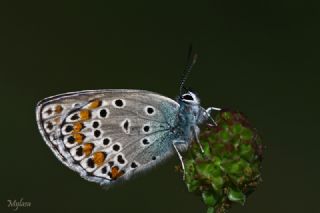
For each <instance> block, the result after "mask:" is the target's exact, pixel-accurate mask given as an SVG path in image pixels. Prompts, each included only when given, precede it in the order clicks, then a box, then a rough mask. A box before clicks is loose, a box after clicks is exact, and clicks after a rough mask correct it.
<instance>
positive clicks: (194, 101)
mask: <svg viewBox="0 0 320 213" xmlns="http://www.w3.org/2000/svg"><path fill="white" fill-rule="evenodd" d="M179 99H180V101H181V102H183V103H186V104H191V105H199V104H200V99H199V98H198V96H197V94H196V93H195V92H193V91H190V90H188V91H187V92H185V93H183V94H182V95H181V96H180V98H179Z"/></svg>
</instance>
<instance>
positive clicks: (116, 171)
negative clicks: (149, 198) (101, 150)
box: [111, 166, 124, 180]
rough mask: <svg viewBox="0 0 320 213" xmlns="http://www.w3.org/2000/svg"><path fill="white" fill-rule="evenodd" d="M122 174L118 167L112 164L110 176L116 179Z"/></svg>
mask: <svg viewBox="0 0 320 213" xmlns="http://www.w3.org/2000/svg"><path fill="white" fill-rule="evenodd" d="M123 174H124V172H123V171H121V170H119V167H117V166H114V167H112V168H111V178H112V179H113V180H116V179H118V178H119V177H121V176H122V175H123Z"/></svg>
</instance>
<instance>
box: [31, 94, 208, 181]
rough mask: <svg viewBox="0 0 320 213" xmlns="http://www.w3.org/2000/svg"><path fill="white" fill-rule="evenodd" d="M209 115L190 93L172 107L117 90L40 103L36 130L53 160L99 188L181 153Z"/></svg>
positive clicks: (171, 103)
mask: <svg viewBox="0 0 320 213" xmlns="http://www.w3.org/2000/svg"><path fill="white" fill-rule="evenodd" d="M207 114H208V113H206V111H205V110H204V109H203V108H202V107H201V106H200V102H199V99H198V98H197V96H196V95H195V94H194V93H192V92H188V93H186V94H183V95H182V96H180V97H179V99H178V101H177V102H176V101H174V100H172V99H170V98H167V97H165V96H162V95H159V94H157V93H153V92H149V91H144V90H119V89H110V90H87V91H80V92H72V93H65V94H61V95H57V96H53V97H49V98H46V99H44V100H42V101H40V102H39V103H38V105H37V109H36V116H37V123H38V127H39V130H40V132H41V134H42V136H43V138H44V140H45V141H46V143H47V145H48V146H49V147H50V148H51V150H52V151H53V153H54V154H55V155H56V157H57V158H58V159H59V160H60V161H61V162H62V163H63V164H64V165H66V166H67V167H69V168H70V169H72V170H74V171H76V172H78V173H79V174H80V175H81V176H82V177H83V178H85V179H87V180H89V181H93V182H97V183H100V184H102V185H110V184H112V183H114V182H116V181H118V180H120V179H128V178H130V177H131V176H132V175H133V174H134V173H138V172H141V171H144V170H147V169H148V168H150V167H152V166H154V165H156V164H157V163H159V162H161V161H163V160H164V159H166V158H168V157H169V156H170V155H172V154H174V153H175V151H176V152H178V154H179V151H182V150H184V149H186V148H187V147H188V145H189V143H190V142H191V141H192V139H194V138H195V137H197V135H198V133H199V128H198V125H199V124H201V123H202V122H204V121H206V120H207V119H208V115H207ZM178 150H179V151H178ZM179 157H180V154H179Z"/></svg>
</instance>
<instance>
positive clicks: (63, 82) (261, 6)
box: [0, 0, 320, 213]
mask: <svg viewBox="0 0 320 213" xmlns="http://www.w3.org/2000/svg"><path fill="white" fill-rule="evenodd" d="M319 37H320V33H319V3H318V2H317V1H313V2H312V1H297V0H290V1H289V0H277V1H276V0H269V1H266V0H265V1H257V0H255V1H254V0H241V1H235V0H210V1H119V2H116V1H83V2H80V1H61V2H59V1H32V0H31V1H20V2H18V1H8V2H7V1H2V2H1V3H0V53H1V57H0V60H1V61H0V73H1V77H0V81H1V82H0V89H1V121H2V122H1V124H0V125H1V142H2V145H1V149H0V150H1V151H0V153H1V155H0V159H1V164H0V169H1V170H0V178H1V191H0V204H1V205H0V211H1V212H12V211H13V210H12V209H11V208H8V201H7V200H17V201H19V200H20V199H21V198H23V200H24V201H27V202H31V203H32V206H31V207H28V208H20V209H19V211H20V210H21V212H22V211H23V212H43V211H45V212H67V211H70V212H78V213H80V212H119V213H120V212H185V213H187V212H188V213H189V212H190V213H191V212H205V211H206V209H205V206H204V205H203V204H202V201H201V198H200V197H197V196H195V195H193V194H191V193H188V192H187V188H186V186H185V185H184V183H183V181H182V177H181V175H180V174H179V173H177V172H175V171H174V165H177V164H179V161H178V158H177V157H174V158H172V159H171V160H169V161H168V162H166V163H164V164H162V165H161V166H159V167H158V168H155V169H153V170H152V171H150V172H148V173H146V174H143V175H141V176H140V177H138V178H135V179H134V180H132V181H129V182H126V183H124V184H121V185H118V186H116V187H113V188H111V189H110V190H108V191H105V190H103V189H102V188H101V187H100V186H98V185H97V184H94V183H90V182H87V181H85V180H83V179H82V178H80V176H79V175H78V174H76V173H74V172H72V171H71V170H69V169H68V168H66V167H65V166H63V165H62V164H61V163H60V162H59V161H58V160H57V159H56V158H55V156H54V155H53V153H51V151H50V150H49V148H48V147H47V146H46V144H45V142H44V141H43V140H42V138H41V136H40V134H39V132H38V129H37V126H36V120H35V106H36V103H37V101H39V100H41V99H43V98H45V97H47V96H51V95H55V94H59V93H64V92H69V91H77V90H84V89H101V88H132V89H134V88H135V89H145V90H150V91H154V92H158V93H160V94H163V95H165V96H168V97H172V98H175V97H176V96H177V95H178V87H179V81H180V76H181V74H182V72H183V69H184V66H185V64H186V56H187V49H188V45H189V44H190V43H192V44H193V45H194V48H195V50H196V51H197V53H198V62H197V64H196V65H195V67H194V69H193V72H192V73H191V74H190V77H189V79H188V81H187V84H186V85H187V86H190V87H192V88H193V89H195V90H196V91H197V92H198V93H199V95H200V98H201V100H202V105H203V106H204V107H208V106H216V107H229V108H232V109H238V110H240V111H242V112H244V113H245V114H246V115H247V116H248V117H249V119H250V120H251V122H252V124H253V126H255V127H256V128H257V129H258V130H259V132H260V134H261V136H262V138H263V142H264V144H265V145H266V150H265V155H264V156H265V157H264V162H263V168H262V172H263V175H262V177H263V180H264V182H263V183H262V184H261V185H260V186H259V187H258V189H257V191H256V192H254V193H253V194H252V195H251V196H250V197H249V199H248V200H247V203H246V204H245V206H244V207H242V206H240V205H238V206H237V205H236V206H234V207H233V208H232V209H231V210H230V211H229V212H233V213H235V212H239V213H241V212H246V213H249V212H252V213H253V212H259V213H263V212H292V213H293V212H320V206H319V204H318V203H317V202H318V199H319V189H320V187H319V177H320V175H319V174H320V172H319V166H318V165H317V164H318V163H319V159H318V153H319V150H320V144H319V142H320V141H319V136H318V134H317V132H318V131H319V128H320V124H319V108H320V99H319V89H320V86H319V83H320V78H319V77H320V75H319V50H320V45H319V43H320V42H319ZM317 168H318V169H317Z"/></svg>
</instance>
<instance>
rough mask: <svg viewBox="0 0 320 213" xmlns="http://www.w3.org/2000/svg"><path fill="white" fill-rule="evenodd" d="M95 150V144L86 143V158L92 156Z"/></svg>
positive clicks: (84, 150)
mask: <svg viewBox="0 0 320 213" xmlns="http://www.w3.org/2000/svg"><path fill="white" fill-rule="evenodd" d="M92 150H93V144H92V143H86V144H84V145H83V152H84V154H85V155H86V156H88V155H90V154H91V152H92Z"/></svg>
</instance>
